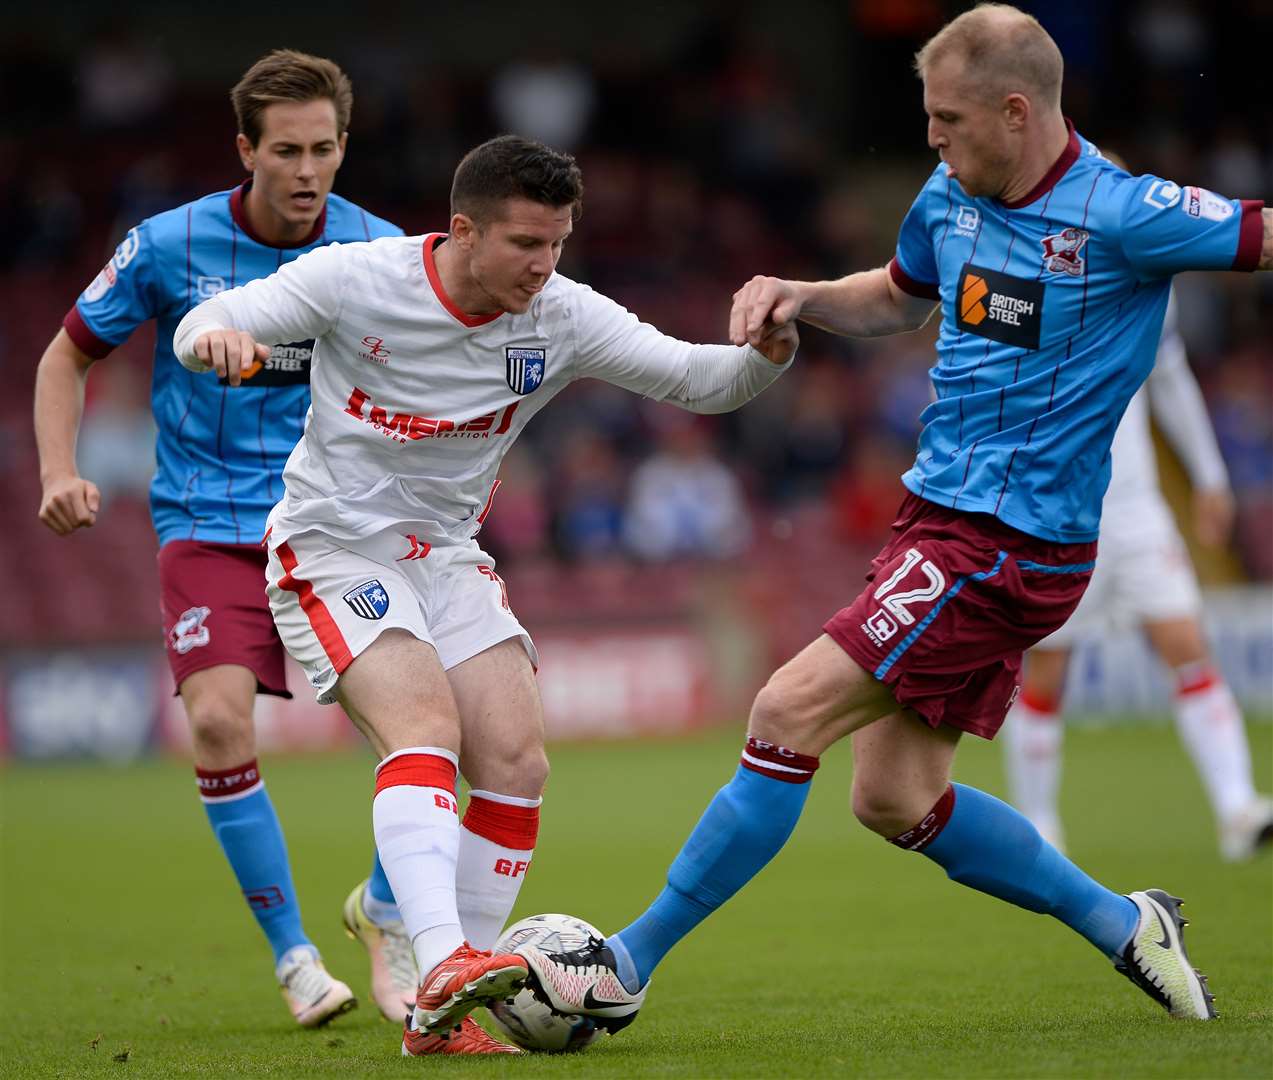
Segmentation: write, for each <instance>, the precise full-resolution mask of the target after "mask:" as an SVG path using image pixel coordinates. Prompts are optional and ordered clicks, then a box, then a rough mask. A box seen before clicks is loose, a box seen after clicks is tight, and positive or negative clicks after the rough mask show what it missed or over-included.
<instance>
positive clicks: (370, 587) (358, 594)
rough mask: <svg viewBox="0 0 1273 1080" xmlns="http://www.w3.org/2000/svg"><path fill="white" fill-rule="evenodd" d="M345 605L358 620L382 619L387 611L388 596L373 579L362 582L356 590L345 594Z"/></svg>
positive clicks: (382, 587) (381, 586) (383, 588)
mask: <svg viewBox="0 0 1273 1080" xmlns="http://www.w3.org/2000/svg"><path fill="white" fill-rule="evenodd" d="M344 599H345V603H346V604H348V605H349V606H350V608H351V609H352V610H353V613H354V614H355V615H357V616H358V617H359V618H360V619H383V618H384V615H385V612H386V611H388V610H389V594H388V593H387V592H385V587H384V586H383V585H381V584H380V582H379V581H377V580H376V579H375V578H372V579H371V580H370V581H364V582H363V583H362V584H361V585H359V586H358V588H356V589H350V590H349V592H347V593H345V597H344Z"/></svg>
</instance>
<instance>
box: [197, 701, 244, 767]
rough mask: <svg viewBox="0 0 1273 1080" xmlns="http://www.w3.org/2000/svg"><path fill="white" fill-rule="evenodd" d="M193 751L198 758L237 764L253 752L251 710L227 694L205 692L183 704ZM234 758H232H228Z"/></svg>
mask: <svg viewBox="0 0 1273 1080" xmlns="http://www.w3.org/2000/svg"><path fill="white" fill-rule="evenodd" d="M186 715H187V716H188V718H189V720H190V735H191V738H192V739H193V741H194V747H195V755H196V757H197V758H198V759H199V760H200V761H207V762H211V761H217V762H222V763H224V762H228V763H229V764H231V765H233V764H238V763H240V762H242V761H246V760H247V759H248V758H251V757H252V756H253V754H254V753H255V738H254V734H253V729H252V715H251V713H246V714H245V713H244V712H243V710H242V709H241V708H239V707H238V706H237V705H236V704H235V703H234V702H232V701H230V700H229V699H227V698H223V697H219V696H215V695H205V696H202V697H200V698H199V699H198V700H196V701H193V702H190V703H189V704H188V705H187V706H186ZM230 759H233V760H230Z"/></svg>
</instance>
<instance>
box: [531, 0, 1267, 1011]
mask: <svg viewBox="0 0 1273 1080" xmlns="http://www.w3.org/2000/svg"><path fill="white" fill-rule="evenodd" d="M916 68H917V70H918V72H919V75H920V77H921V78H922V79H923V81H924V108H925V111H926V112H927V114H928V142H929V145H930V146H932V147H933V148H935V149H936V150H937V151H938V152H939V154H940V156H941V159H942V164H941V165H939V166H938V167H937V168H936V170H935V171H934V172H933V174H932V176H931V177H930V178H929V180H928V182H927V183H926V184H925V186H924V188H923V190H922V191H921V192H920V194H919V197H918V198H917V199H916V200H915V203H914V205H913V206H912V208H911V210H910V212H909V213H908V214H907V215H906V218H905V220H904V222H903V224H902V228H901V234H900V237H899V240H898V246H897V254H896V256H895V258H894V259H893V261H892V262H891V263H890V264H889V265H888V266H887V267H885V268H880V269H877V270H871V271H867V272H865V273H858V274H852V275H850V276H848V277H846V278H842V279H840V280H838V281H832V282H820V283H807V282H794V281H783V280H779V279H775V278H768V277H760V278H754V279H753V280H752V281H750V282H749V283H748V284H747V285H745V286H744V287H743V288H742V289H740V290H739V292H738V293H736V294H735V297H734V307H733V311H732V314H731V335H732V337H733V339H734V341H735V342H742V341H746V340H751V339H754V337H755V336H756V335H758V334H760V333H762V332H764V330H765V329H766V328H767V327H770V326H772V325H775V324H776V325H782V324H785V323H787V322H790V321H791V320H794V319H802V320H804V321H805V322H808V323H811V324H813V325H815V326H820V327H822V328H824V329H826V330H829V331H831V332H833V333H839V334H846V335H851V336H858V337H870V336H876V335H880V334H890V333H897V332H901V331H906V330H913V329H916V328H918V327H919V326H922V325H923V324H924V323H925V322H926V321H927V320H928V318H929V317H930V315H931V314H932V311H933V310H934V308H933V305H934V303H938V304H939V305H940V308H941V333H940V337H939V339H938V343H937V363H936V365H935V366H934V367H933V369H932V372H931V374H932V380H933V385H934V387H935V390H936V401H935V402H934V403H933V404H932V405H930V406H929V407H928V408H927V409H926V410H925V412H924V414H923V416H922V418H921V419H922V421H923V424H924V427H923V431H922V434H921V435H920V440H919V452H918V456H917V459H916V462H915V465H914V466H913V467H912V468H911V470H910V471H909V472H907V473H906V474H905V475H904V476H903V478H902V481H903V484H904V485H905V487H906V489H907V493H906V496H905V499H904V501H903V503H902V507H901V510H900V511H899V515H898V520H897V521H896V522H895V523H894V525H893V534H892V537H891V539H890V541H889V542H888V544H887V545H886V546H885V548H884V549H883V551H882V552H881V553H880V555H879V556H878V557H877V558H876V560H875V562H874V563H873V564H872V566H871V569H870V572H869V574H868V575H867V582H868V584H867V587H866V589H865V591H864V592H863V593H862V594H861V595H860V596H859V597H858V598H857V600H855V601H854V602H853V603H852V604H851V605H850V606H849V607H847V608H844V609H843V610H842V611H840V612H839V613H838V614H836V615H835V616H833V617H832V618H831V619H830V620H829V621H828V622H827V623H826V625H825V627H824V631H825V633H824V634H823V635H822V636H821V637H819V638H818V639H817V640H816V641H814V642H813V643H812V644H811V645H809V646H808V647H807V648H805V649H804V650H803V651H802V652H801V653H799V654H798V655H797V656H796V657H795V658H793V659H792V660H790V661H789V662H788V663H787V664H785V665H784V666H783V667H782V668H780V669H779V670H778V671H777V672H776V673H775V674H774V675H773V676H772V677H771V678H770V680H769V682H768V684H767V685H766V686H765V687H764V688H763V689H762V690H761V691H760V693H759V695H758V696H757V698H756V701H755V704H754V706H753V708H752V713H751V721H750V726H749V732H748V738H747V743H746V746H745V748H744V751H743V756H742V762H741V764H740V767H739V768H738V770H737V772H736V774H735V776H734V778H733V779H732V780H731V781H730V782H729V783H728V784H726V786H725V787H724V788H722V789H721V790H720V791H719V792H718V793H717V795H716V797H715V799H713V801H712V802H711V804H710V805H709V807H708V808H707V811H706V813H705V814H704V815H703V817H702V818H701V819H700V821H699V823H698V825H697V826H696V827H695V829H694V831H693V833H692V834H691V835H690V838H689V840H688V842H687V843H686V844H685V846H684V848H683V849H682V850H681V852H680V854H679V855H678V856H677V857H676V859H675V861H674V862H673V864H672V866H671V869H670V871H669V874H668V881H667V887H666V888H665V889H664V890H663V892H662V893H661V894H660V895H659V896H658V897H657V899H656V900H655V901H654V903H653V904H652V905H651V906H650V907H649V909H648V910H647V911H646V912H645V913H644V914H643V915H641V916H640V918H638V919H637V920H636V921H635V922H633V923H632V924H631V925H629V926H627V927H625V928H624V929H623V930H621V931H619V932H618V933H616V934H613V935H611V936H610V937H608V938H607V939H606V940H605V941H598V940H594V941H593V942H591V943H590V944H589V945H588V946H587V947H586V948H584V949H582V950H580V951H577V952H570V953H561V954H549V953H544V952H542V951H540V950H537V949H534V948H529V949H526V950H524V951H525V956H526V959H527V962H528V964H529V966H530V968H531V970H532V972H533V981H534V982H535V983H537V989H538V991H539V992H540V993H541V994H542V995H543V996H544V997H545V998H547V1000H548V1001H550V1002H551V1004H552V1005H553V1006H554V1007H556V1008H557V1009H559V1010H561V1011H563V1012H567V1013H583V1014H590V1015H594V1016H597V1017H600V1018H601V1019H602V1021H603V1022H604V1023H606V1024H607V1025H608V1026H610V1027H611V1028H612V1029H615V1028H618V1027H621V1026H622V1025H623V1024H625V1023H627V1022H630V1021H631V1019H632V1017H633V1016H634V1015H635V1013H636V1010H637V1009H638V1008H639V1007H640V1005H641V1003H642V1001H643V999H644V996H645V992H646V988H647V985H648V981H649V978H650V975H651V973H652V972H653V970H654V968H655V967H656V965H657V964H658V963H659V962H660V960H661V959H662V958H663V956H664V955H665V954H666V953H667V952H668V950H669V949H671V948H672V947H673V945H675V944H676V942H677V941H679V940H680V939H681V938H682V937H684V936H685V935H686V934H687V933H689V932H690V931H691V930H692V929H693V928H694V927H695V926H697V925H698V923H700V922H701V921H702V920H703V919H704V918H706V917H707V916H708V915H709V914H711V912H712V911H714V910H715V909H716V908H718V907H719V906H720V905H721V904H723V903H724V902H725V901H726V900H728V899H729V897H730V896H732V895H733V894H734V893H735V892H737V890H738V889H740V888H741V887H742V886H743V885H744V884H746V882H747V881H749V880H750V879H751V878H752V877H753V876H754V875H755V874H756V873H757V872H758V871H759V870H760V869H761V868H762V867H763V866H764V865H765V864H766V863H767V862H768V861H769V860H770V859H771V858H772V857H773V856H774V855H775V854H776V853H777V852H778V850H779V849H780V848H781V847H782V846H783V844H784V843H785V842H786V840H787V837H788V836H789V835H790V834H791V831H792V829H793V828H794V827H795V824H796V821H797V819H798V818H799V816H800V812H801V810H802V808H803V806H804V802H805V798H806V796H807V794H808V791H809V782H810V781H811V780H812V778H813V773H814V771H815V770H816V769H817V767H818V758H819V755H820V754H821V753H822V752H823V751H824V750H825V749H827V747H829V746H830V745H831V744H832V743H834V742H836V741H838V740H839V739H842V738H844V737H845V736H850V737H851V739H852V747H853V758H854V777H853V811H854V813H855V815H856V816H857V817H858V819H859V820H860V821H861V822H862V823H863V824H865V825H866V826H867V827H868V828H870V829H872V830H873V831H875V832H877V833H879V834H880V835H881V836H883V837H886V838H889V839H890V840H891V841H892V842H893V843H894V844H897V845H898V846H900V847H903V848H905V849H907V850H911V851H918V852H921V853H922V854H923V855H924V856H926V857H927V858H929V859H931V860H933V861H934V862H935V863H937V864H938V865H939V866H940V867H941V868H942V869H943V870H945V871H946V873H947V875H948V876H949V877H950V878H952V879H953V880H955V881H958V882H960V883H961V884H964V885H967V886H969V887H971V888H974V889H977V890H979V891H981V892H985V893H989V894H990V895H991V896H996V897H999V898H1000V899H1003V900H1006V901H1008V902H1009V903H1012V904H1016V905H1018V906H1019V907H1023V908H1026V909H1027V910H1030V911H1036V912H1042V913H1046V914H1050V915H1052V916H1054V917H1055V918H1057V919H1059V920H1061V921H1062V922H1063V923H1065V924H1066V925H1067V926H1069V927H1071V928H1072V929H1074V930H1075V931H1077V932H1078V933H1079V934H1080V935H1082V936H1083V937H1084V938H1086V939H1087V940H1088V941H1089V942H1091V943H1092V945H1094V946H1095V947H1096V948H1097V949H1099V950H1100V951H1101V952H1102V953H1103V954H1104V955H1106V956H1108V957H1109V958H1110V959H1111V960H1112V961H1113V963H1114V966H1115V967H1116V969H1117V970H1118V971H1119V972H1121V973H1122V974H1124V975H1126V976H1127V977H1129V978H1130V979H1131V980H1132V981H1133V982H1134V983H1135V984H1136V985H1137V986H1138V987H1140V988H1141V989H1142V990H1144V991H1145V992H1146V993H1147V994H1148V995H1149V996H1150V997H1151V998H1153V999H1154V1000H1155V1001H1156V1002H1158V1003H1159V1004H1160V1005H1162V1006H1163V1007H1165V1008H1166V1009H1167V1010H1168V1012H1169V1013H1170V1014H1171V1015H1172V1016H1173V1017H1190V1018H1196V1019H1203V1020H1205V1019H1208V1018H1210V1017H1212V1016H1214V1015H1215V1014H1214V1010H1213V1007H1212V999H1211V995H1210V994H1209V993H1208V992H1207V989H1206V983H1205V980H1204V979H1203V978H1202V977H1201V976H1200V975H1199V974H1198V973H1197V972H1195V970H1194V969H1193V967H1192V966H1191V965H1190V963H1189V960H1188V957H1187V956H1186V953H1185V949H1184V945H1183V942H1182V937H1181V928H1182V926H1183V925H1184V920H1183V919H1182V918H1181V917H1180V914H1179V906H1180V902H1179V900H1177V899H1176V898H1174V897H1172V896H1170V895H1168V894H1167V893H1166V892H1163V891H1162V890H1159V889H1148V890H1144V891H1137V892H1132V893H1130V894H1128V895H1120V894H1119V893H1117V892H1113V891H1111V890H1110V889H1108V888H1106V887H1105V886H1103V885H1101V884H1100V883H1098V882H1096V881H1094V880H1093V879H1092V878H1091V877H1089V876H1088V875H1087V874H1085V873H1084V872H1083V871H1082V870H1081V869H1079V868H1078V867H1077V866H1075V865H1074V864H1073V863H1072V862H1070V861H1069V860H1068V859H1066V858H1065V856H1064V855H1062V854H1061V853H1060V852H1058V851H1057V850H1056V849H1055V848H1054V847H1052V846H1051V845H1050V844H1048V843H1047V842H1046V841H1044V840H1043V838H1042V837H1041V836H1040V835H1039V833H1038V831H1037V830H1036V829H1035V828H1034V826H1033V825H1032V824H1031V823H1030V822H1029V821H1028V820H1027V819H1026V818H1025V817H1023V816H1022V815H1021V814H1019V813H1018V812H1017V811H1016V810H1014V809H1013V808H1012V807H1010V806H1008V805H1007V804H1006V803H1003V802H1000V801H999V800H998V799H995V798H992V797H991V796H989V795H987V794H985V793H984V792H981V791H978V790H976V789H974V788H971V787H967V786H965V785H962V784H952V783H951V782H950V769H951V764H952V761H953V758H954V754H955V748H956V746H957V744H958V741H959V738H960V736H961V734H962V733H963V732H965V731H970V732H972V733H974V734H976V735H980V736H982V737H984V738H993V736H994V734H995V732H996V731H997V730H998V728H999V726H1000V725H1001V724H1002V723H1003V720H1004V716H1005V714H1006V713H1007V711H1008V708H1009V706H1010V705H1011V704H1012V701H1013V699H1014V698H1015V696H1016V694H1017V691H1018V689H1019V686H1020V669H1021V654H1022V651H1023V650H1024V649H1026V648H1028V647H1029V646H1030V645H1032V644H1034V643H1035V642H1036V641H1038V640H1040V639H1041V638H1043V637H1045V636H1046V635H1047V634H1049V633H1051V632H1052V631H1053V630H1054V629H1055V628H1057V627H1058V626H1060V625H1061V624H1062V623H1064V622H1065V620H1066V619H1067V618H1068V616H1069V615H1070V613H1071V612H1072V611H1073V609H1074V607H1075V605H1076V604H1077V603H1078V600H1079V598H1080V596H1081V595H1082V593H1083V590H1084V588H1085V587H1086V583H1087V579H1088V577H1089V576H1090V573H1091V570H1092V568H1093V566H1094V565H1095V563H1094V560H1095V557H1096V538H1097V531H1098V526H1099V521H1100V509H1101V497H1102V494H1103V492H1104V490H1105V488H1106V485H1107V484H1108V482H1109V448H1110V443H1111V441H1112V439H1113V436H1114V431H1115V429H1116V428H1117V426H1118V422H1119V418H1120V417H1121V416H1122V413H1123V410H1124V409H1125V408H1126V406H1127V403H1128V400H1129V399H1130V398H1131V396H1132V394H1133V393H1134V392H1135V390H1136V388H1137V387H1138V386H1139V385H1140V384H1141V383H1142V382H1143V381H1144V379H1145V377H1146V376H1147V375H1148V373H1149V371H1150V368H1151V367H1152V365H1153V361H1154V353H1155V348H1156V346H1157V342H1158V338H1159V335H1160V333H1161V330H1162V322H1163V314H1164V311H1165V309H1166V306H1167V297H1168V290H1169V287H1170V284H1171V277H1172V275H1173V274H1175V273H1177V272H1178V271H1183V270H1229V269H1233V270H1255V269H1257V268H1259V269H1269V268H1270V266H1273V211H1270V210H1267V209H1263V204H1262V203H1259V202H1242V203H1239V202H1236V201H1232V200H1229V199H1226V198H1222V197H1220V196H1218V195H1215V194H1213V193H1211V192H1209V191H1206V190H1204V189H1201V188H1197V187H1181V186H1179V185H1178V184H1176V183H1174V182H1172V181H1168V180H1164V179H1160V178H1157V177H1153V176H1141V177H1133V176H1130V175H1128V174H1127V173H1126V172H1124V171H1123V170H1122V169H1119V168H1118V167H1116V166H1115V165H1113V164H1111V163H1110V162H1109V161H1107V160H1106V159H1105V158H1103V157H1102V156H1101V155H1100V153H1099V152H1098V150H1097V149H1096V147H1094V146H1093V145H1092V144H1091V143H1089V142H1087V141H1086V140H1085V139H1083V138H1081V137H1080V136H1079V135H1078V134H1077V133H1076V132H1075V131H1074V130H1073V127H1072V126H1071V125H1069V123H1068V122H1067V121H1066V119H1065V118H1064V116H1063V114H1062V112H1061V75H1062V60H1061V54H1060V52H1059V50H1058V49H1057V47H1056V44H1055V43H1054V42H1053V41H1052V39H1051V38H1050V37H1049V36H1048V34H1047V32H1046V31H1045V30H1044V29H1043V28H1042V26H1040V25H1039V23H1038V22H1037V21H1036V20H1034V19H1033V18H1031V17H1030V16H1028V15H1025V14H1024V13H1022V12H1020V11H1018V10H1017V9H1015V8H1012V7H1009V6H1006V5H1000V4H984V5H981V6H979V7H977V8H975V9H973V10H972V11H969V12H967V13H965V14H963V15H961V16H959V17H958V18H957V19H955V20H953V21H952V22H951V23H949V24H948V25H947V26H946V27H945V28H943V29H942V30H941V31H940V32H939V33H938V34H937V35H936V36H935V37H934V38H933V39H932V40H931V41H929V42H928V44H927V45H925V46H924V48H923V49H922V50H921V51H920V53H919V54H918V56H917V57H916Z"/></svg>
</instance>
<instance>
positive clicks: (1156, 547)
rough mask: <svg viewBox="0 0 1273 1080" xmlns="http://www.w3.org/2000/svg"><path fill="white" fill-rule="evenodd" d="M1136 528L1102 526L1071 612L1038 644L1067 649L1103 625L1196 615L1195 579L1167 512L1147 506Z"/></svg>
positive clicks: (1126, 625) (1124, 625)
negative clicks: (1086, 580) (1081, 591)
mask: <svg viewBox="0 0 1273 1080" xmlns="http://www.w3.org/2000/svg"><path fill="white" fill-rule="evenodd" d="M1144 511H1145V512H1144V513H1143V515H1142V516H1141V518H1140V520H1139V523H1138V526H1137V528H1136V530H1135V531H1134V532H1132V531H1130V530H1128V531H1124V530H1117V531H1113V532H1108V533H1107V532H1106V531H1102V533H1101V539H1100V547H1099V550H1098V552H1097V556H1096V569H1095V570H1094V571H1092V580H1091V582H1090V583H1089V584H1088V586H1087V591H1086V592H1085V593H1084V594H1083V599H1082V600H1080V601H1079V606H1078V607H1077V608H1075V609H1074V614H1073V615H1071V616H1070V618H1069V621H1068V622H1066V624H1065V625H1064V626H1062V627H1061V628H1060V629H1059V630H1057V631H1056V632H1055V633H1053V634H1051V635H1050V636H1048V637H1046V638H1044V639H1043V640H1042V641H1040V642H1039V643H1038V646H1037V648H1040V649H1047V648H1053V649H1066V648H1070V647H1071V646H1073V645H1075V644H1076V643H1077V642H1079V641H1080V640H1082V639H1083V638H1086V637H1091V636H1092V635H1093V634H1096V633H1099V632H1100V631H1102V630H1110V629H1116V630H1122V629H1131V628H1134V627H1139V626H1142V625H1143V624H1145V623H1147V622H1158V621H1161V620H1164V619H1179V618H1185V617H1187V616H1190V615H1197V614H1198V613H1199V612H1200V611H1201V608H1202V596H1201V594H1200V593H1199V591H1198V579H1197V577H1196V576H1195V574H1194V570H1193V564H1192V563H1191V562H1190V561H1189V553H1188V551H1187V550H1186V549H1185V544H1184V541H1183V540H1181V538H1180V533H1179V532H1178V531H1177V529H1176V526H1175V523H1174V521H1172V519H1171V517H1170V512H1169V511H1168V510H1167V509H1166V507H1165V506H1163V507H1162V511H1161V513H1158V512H1156V511H1154V508H1151V507H1145V508H1144Z"/></svg>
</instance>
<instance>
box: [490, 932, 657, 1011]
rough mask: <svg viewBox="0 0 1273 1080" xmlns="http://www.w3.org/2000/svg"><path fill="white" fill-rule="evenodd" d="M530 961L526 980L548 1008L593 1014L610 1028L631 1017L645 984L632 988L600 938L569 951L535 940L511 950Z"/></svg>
mask: <svg viewBox="0 0 1273 1080" xmlns="http://www.w3.org/2000/svg"><path fill="white" fill-rule="evenodd" d="M514 951H515V952H516V953H517V954H518V955H520V956H523V957H525V959H526V963H527V965H528V966H529V967H530V978H529V980H527V986H529V987H530V990H531V992H532V993H533V994H534V995H535V996H536V997H538V998H539V999H540V1000H541V1001H543V1002H544V1003H545V1004H547V1005H548V1006H549V1007H550V1008H552V1009H555V1010H556V1011H557V1012H560V1013H566V1014H568V1015H572V1016H592V1017H595V1018H596V1020H597V1025H598V1026H599V1027H603V1028H605V1029H606V1030H607V1031H609V1032H610V1033H611V1034H613V1033H614V1032H616V1031H619V1030H621V1029H622V1028H625V1027H627V1026H628V1025H629V1024H630V1023H632V1021H633V1020H635V1019H636V1014H637V1011H638V1010H639V1009H640V1008H641V1006H642V1005H643V1004H644V1002H645V993H646V991H647V990H648V989H649V988H650V984H649V983H648V982H647V983H646V984H645V985H644V986H643V987H641V989H640V990H638V991H637V992H636V993H635V994H634V993H632V992H631V991H630V990H628V988H627V987H625V986H624V985H623V982H622V980H621V979H620V978H619V973H618V970H617V969H618V964H617V963H616V961H615V958H614V952H613V951H612V950H611V949H610V947H609V946H608V945H607V944H606V943H605V942H604V941H602V940H601V939H600V938H596V937H589V938H588V944H587V945H585V946H584V947H583V948H582V949H576V950H574V951H572V952H561V953H548V952H544V951H543V950H542V949H540V948H537V947H536V946H534V945H527V946H525V947H523V948H520V949H516V950H514Z"/></svg>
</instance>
